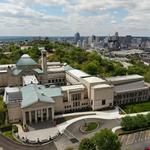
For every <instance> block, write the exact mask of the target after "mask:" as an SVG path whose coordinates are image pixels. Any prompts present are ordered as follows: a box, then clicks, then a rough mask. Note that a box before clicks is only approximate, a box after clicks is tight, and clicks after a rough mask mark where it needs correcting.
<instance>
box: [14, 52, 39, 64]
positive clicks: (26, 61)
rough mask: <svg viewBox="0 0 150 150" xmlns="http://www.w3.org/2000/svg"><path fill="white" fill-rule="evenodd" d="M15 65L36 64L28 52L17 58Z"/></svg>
mask: <svg viewBox="0 0 150 150" xmlns="http://www.w3.org/2000/svg"><path fill="white" fill-rule="evenodd" d="M16 65H17V66H34V65H37V63H36V62H35V61H34V60H33V59H32V58H31V57H30V56H29V55H28V54H24V55H22V56H21V58H20V59H19V60H18V62H17V63H16Z"/></svg>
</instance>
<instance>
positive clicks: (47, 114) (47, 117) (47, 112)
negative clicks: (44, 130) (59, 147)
mask: <svg viewBox="0 0 150 150" xmlns="http://www.w3.org/2000/svg"><path fill="white" fill-rule="evenodd" d="M46 119H47V120H49V111H48V108H47V109H46Z"/></svg>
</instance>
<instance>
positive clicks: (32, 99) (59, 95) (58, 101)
mask: <svg viewBox="0 0 150 150" xmlns="http://www.w3.org/2000/svg"><path fill="white" fill-rule="evenodd" d="M0 86H1V89H4V88H5V92H4V101H5V102H6V104H7V108H8V117H9V121H10V122H18V121H22V122H23V124H24V125H25V124H28V123H33V122H41V121H45V120H53V119H54V118H55V114H58V113H67V112H75V111H84V110H87V109H91V110H101V109H105V108H108V107H112V106H114V105H122V104H128V103H133V102H141V101H147V100H148V99H149V85H148V84H147V83H145V82H144V80H143V77H142V76H139V75H131V76H124V77H112V78H106V79H102V78H99V77H94V76H91V75H89V74H87V73H85V72H83V71H81V70H78V69H74V68H72V67H71V66H69V65H67V64H66V63H59V62H47V59H46V52H45V51H44V50H43V51H42V57H41V64H38V63H36V62H35V61H34V60H33V59H32V58H31V57H30V56H29V55H27V54H25V55H23V56H22V57H21V58H20V59H19V60H18V62H17V63H16V64H11V65H5V66H4V65H2V66H0Z"/></svg>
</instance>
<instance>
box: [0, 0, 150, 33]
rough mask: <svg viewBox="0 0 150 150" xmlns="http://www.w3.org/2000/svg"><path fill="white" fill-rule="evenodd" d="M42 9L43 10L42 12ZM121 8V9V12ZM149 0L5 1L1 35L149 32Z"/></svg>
mask: <svg viewBox="0 0 150 150" xmlns="http://www.w3.org/2000/svg"><path fill="white" fill-rule="evenodd" d="M43 10H44V11H43ZM123 10H124V11H123ZM149 24H150V1H148V0H142V2H141V1H140V0H32V1H31V0H7V1H5V2H0V27H1V30H2V32H1V35H2V34H3V35H14V34H16V35H17V34H20V35H62V36H63V35H74V32H77V31H79V32H81V34H82V35H92V34H97V35H108V34H113V33H114V32H115V31H118V32H119V33H120V34H122V35H126V34H134V35H147V36H149V35H150V30H149Z"/></svg>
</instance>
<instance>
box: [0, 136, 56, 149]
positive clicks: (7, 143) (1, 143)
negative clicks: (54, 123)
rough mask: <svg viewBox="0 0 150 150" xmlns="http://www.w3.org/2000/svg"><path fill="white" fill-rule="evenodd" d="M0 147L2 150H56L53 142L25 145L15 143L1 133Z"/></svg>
mask: <svg viewBox="0 0 150 150" xmlns="http://www.w3.org/2000/svg"><path fill="white" fill-rule="evenodd" d="M0 148H2V149H3V150H57V148H56V146H55V144H54V143H53V142H52V143H50V144H48V145H43V146H27V145H21V144H17V143H15V142H13V141H11V140H10V139H7V138H6V137H4V136H3V135H1V134H0Z"/></svg>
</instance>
